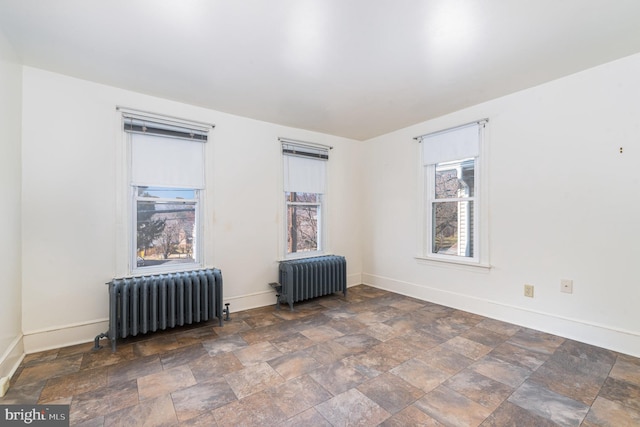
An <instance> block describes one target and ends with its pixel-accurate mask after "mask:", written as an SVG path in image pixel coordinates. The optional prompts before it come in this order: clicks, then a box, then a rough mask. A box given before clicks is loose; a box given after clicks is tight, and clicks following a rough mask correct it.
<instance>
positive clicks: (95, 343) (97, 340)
mask: <svg viewBox="0 0 640 427" xmlns="http://www.w3.org/2000/svg"><path fill="white" fill-rule="evenodd" d="M108 336H109V335H108V331H107V332H103V333H101V334H100V335H98V336H97V337H96V338H95V339H94V340H93V348H92V350H93V351H97V350H100V349H101V348H102V346H101V345H100V338H107V337H108Z"/></svg>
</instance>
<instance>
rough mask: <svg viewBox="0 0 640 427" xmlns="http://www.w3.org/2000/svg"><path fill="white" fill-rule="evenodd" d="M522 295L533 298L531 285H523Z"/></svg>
mask: <svg viewBox="0 0 640 427" xmlns="http://www.w3.org/2000/svg"><path fill="white" fill-rule="evenodd" d="M524 296H525V297H528V298H533V285H524Z"/></svg>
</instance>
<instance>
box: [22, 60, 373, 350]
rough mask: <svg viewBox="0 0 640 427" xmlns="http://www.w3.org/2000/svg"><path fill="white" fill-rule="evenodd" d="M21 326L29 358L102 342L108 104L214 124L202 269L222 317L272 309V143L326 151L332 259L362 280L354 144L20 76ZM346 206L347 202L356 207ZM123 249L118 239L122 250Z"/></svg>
mask: <svg viewBox="0 0 640 427" xmlns="http://www.w3.org/2000/svg"><path fill="white" fill-rule="evenodd" d="M23 79H24V89H23V105H24V108H23V123H24V125H23V158H22V163H23V212H22V214H23V260H24V261H23V267H24V268H23V295H24V300H23V316H22V317H23V325H24V331H25V347H26V352H27V353H29V352H32V351H36V350H41V349H44V348H50V347H59V346H64V345H68V344H72V343H74V342H83V341H88V340H91V339H92V338H93V337H94V336H95V335H97V334H98V333H100V332H104V331H106V330H107V329H108V328H107V325H106V319H107V317H108V314H107V308H108V307H107V305H108V298H107V288H106V286H105V283H106V282H107V281H109V280H110V279H111V278H112V277H114V276H117V275H121V274H125V273H126V271H124V268H123V265H124V264H123V260H124V259H125V257H126V253H125V251H123V249H122V248H123V247H124V245H123V244H122V243H123V242H122V237H121V236H122V231H123V229H124V227H125V226H126V224H125V223H124V222H123V219H124V218H125V217H124V215H123V214H122V213H123V211H122V206H121V202H122V191H123V189H122V188H121V187H122V180H121V172H122V170H123V169H122V163H123V161H122V156H123V153H124V151H123V149H122V144H123V141H122V137H121V131H120V128H119V116H118V114H117V112H116V110H115V107H116V105H121V106H126V107H130V108H136V109H140V110H145V111H151V112H155V113H159V114H166V115H170V116H176V117H183V118H188V119H192V120H198V121H203V122H209V123H214V124H215V126H216V127H215V129H214V130H213V131H212V134H211V139H210V142H209V143H207V153H206V155H207V160H208V162H207V163H208V165H207V168H208V169H207V191H206V196H205V197H206V204H207V207H208V209H207V214H206V218H205V227H206V231H205V258H206V264H207V265H209V266H215V267H219V268H221V270H222V273H223V276H224V295H225V301H228V302H231V311H232V312H233V311H234V310H235V311H237V310H240V309H244V308H250V307H256V306H262V305H266V304H274V303H275V294H274V292H273V291H272V290H271V288H270V287H269V286H268V283H269V282H272V281H276V280H277V268H278V264H277V260H278V258H279V255H280V254H279V252H278V239H279V237H280V229H281V224H280V222H281V221H282V197H281V193H280V191H281V173H282V172H281V154H280V146H279V143H278V140H277V138H278V137H279V136H283V137H288V138H293V139H300V140H305V141H314V142H318V143H324V144H329V145H333V146H334V147H335V148H334V149H333V150H332V151H331V159H330V162H329V177H330V178H329V191H330V196H329V216H330V218H331V219H330V221H329V239H330V248H329V249H330V250H332V251H333V252H335V253H338V254H341V255H345V256H346V257H347V261H348V275H349V277H348V279H349V283H350V284H357V283H360V281H361V276H360V272H361V271H362V257H361V250H360V248H361V247H360V243H361V235H360V233H361V231H360V229H361V225H360V222H361V221H360V207H361V203H360V196H359V195H358V193H359V188H360V181H359V179H358V178H359V176H360V175H361V173H360V172H361V169H360V164H361V161H360V157H361V151H362V142H358V141H353V140H348V139H344V138H338V137H333V136H328V135H323V134H319V133H313V132H308V131H303V130H299V129H292V128H287V127H282V126H278V125H274V124H269V123H265V122H259V121H255V120H250V119H246V118H241V117H237V116H231V115H228V114H223V113H220V112H216V111H212V110H208V109H204V108H199V107H195V106H190V105H185V104H180V103H177V102H172V101H169V100H165V99H159V98H154V97H150V96H146V95H142V94H139V93H134V92H130V91H125V90H121V89H117V88H113V87H109V86H104V85H99V84H95V83H91V82H87V81H82V80H78V79H75V78H71V77H67V76H63V75H59V74H54V73H50V72H46V71H42V70H39V69H35V68H30V67H25V68H24V75H23ZM354 195H356V196H355V197H354ZM125 242H126V240H125Z"/></svg>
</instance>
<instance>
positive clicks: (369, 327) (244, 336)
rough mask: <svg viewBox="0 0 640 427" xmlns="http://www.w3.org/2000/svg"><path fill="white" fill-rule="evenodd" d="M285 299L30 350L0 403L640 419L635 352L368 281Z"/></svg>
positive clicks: (635, 422)
mask: <svg viewBox="0 0 640 427" xmlns="http://www.w3.org/2000/svg"><path fill="white" fill-rule="evenodd" d="M294 309H295V310H294V311H293V312H291V311H289V310H288V308H287V307H283V309H282V310H280V311H276V310H275V309H274V307H273V306H270V307H263V308H259V309H254V310H247V311H243V312H237V313H232V317H231V320H230V321H229V322H225V325H224V326H223V327H219V326H217V325H214V324H213V323H208V324H204V325H203V324H199V325H195V326H194V327H190V328H180V329H173V330H170V331H165V332H162V333H156V334H151V335H146V336H143V337H138V338H137V339H130V340H123V341H122V342H119V344H118V349H117V352H116V353H112V352H111V350H110V348H104V349H102V350H99V351H92V350H91V348H92V346H93V344H92V343H88V344H83V345H77V346H73V347H66V348H61V349H56V350H50V351H45V352H41V353H37V354H30V355H27V356H26V357H25V359H24V361H23V363H22V364H21V366H20V368H19V369H18V371H17V372H16V374H15V375H14V377H13V379H12V385H11V388H10V389H9V391H8V393H7V394H6V396H5V397H4V398H0V404H8V403H23V404H27V403H40V404H46V403H49V404H70V405H71V406H70V411H71V424H72V425H82V426H118V425H122V426H142V425H145V426H174V425H180V426H268V425H279V426H280V425H282V426H352V425H361V426H375V425H382V426H418V425H420V426H442V425H444V426H518V427H522V426H536V427H538V426H556V425H560V426H579V425H582V426H615V427H621V426H639V425H640V359H638V358H634V357H630V356H626V355H622V354H618V353H616V352H613V351H609V350H605V349H602V348H598V347H594V346H590V345H587V344H583V343H580V342H576V341H572V340H568V339H564V338H561V337H558V336H554V335H549V334H545V333H542V332H538V331H535V330H532V329H527V328H522V327H519V326H515V325H512V324H508V323H504V322H500V321H496V320H491V319H488V318H485V317H482V316H478V315H475V314H470V313H466V312H463V311H460V310H455V309H452V308H447V307H443V306H440V305H436V304H432V303H428V302H425V301H420V300H416V299H413V298H408V297H405V296H402V295H397V294H393V293H390V292H386V291H382V290H379V289H375V288H372V287H368V286H364V285H359V286H355V287H352V288H349V291H348V297H347V299H346V300H345V299H344V298H343V297H342V296H340V295H334V296H329V297H323V298H318V299H315V300H311V301H309V302H306V303H299V304H296V305H295V306H294ZM214 323H215V322H214ZM105 344H108V342H107V341H106V340H105Z"/></svg>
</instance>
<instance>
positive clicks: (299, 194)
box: [280, 139, 329, 258]
mask: <svg viewBox="0 0 640 427" xmlns="http://www.w3.org/2000/svg"><path fill="white" fill-rule="evenodd" d="M280 141H281V142H282V154H283V160H284V162H283V163H284V199H285V216H286V221H285V235H286V250H285V257H288V258H293V257H301V256H306V255H316V254H319V253H322V252H323V251H324V242H323V240H324V239H323V236H324V226H323V225H324V222H323V216H324V215H323V213H324V197H325V193H326V164H327V161H328V159H329V147H324V146H318V145H314V144H309V143H301V142H297V141H290V140H284V139H280Z"/></svg>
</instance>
